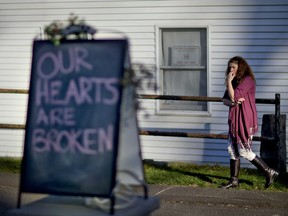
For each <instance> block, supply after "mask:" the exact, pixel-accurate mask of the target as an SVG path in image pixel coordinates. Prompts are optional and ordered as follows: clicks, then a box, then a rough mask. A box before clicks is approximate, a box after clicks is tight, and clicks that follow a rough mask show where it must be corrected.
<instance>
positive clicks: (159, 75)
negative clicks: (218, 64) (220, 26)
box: [155, 25, 211, 116]
mask: <svg viewBox="0 0 288 216" xmlns="http://www.w3.org/2000/svg"><path fill="white" fill-rule="evenodd" d="M196 28H198V29H199V28H200V29H201V28H202V29H204V28H205V29H206V38H207V47H206V49H207V50H206V52H207V97H209V96H210V95H211V93H210V89H211V88H210V83H211V82H210V77H211V76H210V63H211V60H210V52H209V51H210V37H209V35H210V26H209V25H161V26H155V37H156V83H157V87H158V88H157V94H158V95H163V86H164V83H163V70H162V69H163V68H165V66H164V67H163V66H161V58H162V56H161V48H162V46H161V42H162V38H161V37H162V34H161V32H162V29H196ZM196 69H197V67H196ZM191 96H195V95H191ZM160 103H161V101H160V100H156V111H155V112H156V115H185V116H196V115H197V116H199V115H202V116H210V115H211V102H207V110H205V111H194V110H168V109H167V110H163V109H160Z"/></svg>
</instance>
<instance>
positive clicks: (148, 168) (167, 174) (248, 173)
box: [0, 157, 288, 192]
mask: <svg viewBox="0 0 288 216" xmlns="http://www.w3.org/2000/svg"><path fill="white" fill-rule="evenodd" d="M20 167H21V159H19V158H10V157H0V173H20ZM144 170H145V176H146V181H147V183H148V184H157V185H179V186H191V187H203V188H218V187H219V186H220V185H222V184H224V183H226V182H227V181H228V180H229V176H230V170H229V167H223V166H219V165H214V166H212V165H195V164H188V163H180V162H174V163H165V162H155V161H150V160H147V161H144ZM264 185H265V177H264V176H263V175H262V174H261V173H260V172H259V171H258V170H256V169H247V168H241V170H240V188H238V189H242V190H243V189H244V190H266V191H274V192H275V191H282V192H288V174H287V173H286V174H284V175H282V176H279V177H278V178H277V179H276V180H275V182H274V184H273V185H272V186H271V187H269V188H268V189H265V188H264Z"/></svg>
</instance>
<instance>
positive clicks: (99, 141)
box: [18, 39, 144, 205]
mask: <svg viewBox="0 0 288 216" xmlns="http://www.w3.org/2000/svg"><path fill="white" fill-rule="evenodd" d="M128 56H129V54H128V41H127V39H97V40H65V41H63V42H61V44H60V45H58V46H55V45H54V44H53V43H51V42H50V41H48V40H36V41H34V44H33V56H32V66H31V79H30V90H29V100H28V110H27V122H26V133H25V143H24V155H23V161H22V170H21V184H20V195H19V196H21V192H28V193H45V194H58V195H77V196H91V197H92V196H98V197H111V196H113V194H112V193H113V188H114V187H115V184H116V178H121V181H122V182H124V183H128V184H139V181H143V180H144V174H143V173H144V171H143V164H142V159H141V154H140V144H139V135H138V125H137V119H136V112H135V107H134V106H133V104H134V98H133V96H134V94H133V93H134V92H133V91H134V88H133V87H132V86H131V85H128V86H123V85H122V84H121V81H122V80H123V75H124V71H125V66H127V64H129V58H128ZM129 110H130V111H129ZM127 111H129V113H128V112H127ZM124 148H125V149H129V151H127V150H125V149H124ZM120 169H121V170H122V171H121V172H122V174H117V173H118V171H119V170H120ZM123 171H124V172H123ZM121 172H119V173H121ZM125 172H126V174H123V173H125ZM127 173H128V175H127ZM131 173H132V174H133V175H130V174H131ZM129 176H130V177H129ZM131 176H134V177H133V178H131ZM135 176H136V177H135ZM135 179H138V180H139V181H138V180H137V181H135ZM18 205H19V203H18Z"/></svg>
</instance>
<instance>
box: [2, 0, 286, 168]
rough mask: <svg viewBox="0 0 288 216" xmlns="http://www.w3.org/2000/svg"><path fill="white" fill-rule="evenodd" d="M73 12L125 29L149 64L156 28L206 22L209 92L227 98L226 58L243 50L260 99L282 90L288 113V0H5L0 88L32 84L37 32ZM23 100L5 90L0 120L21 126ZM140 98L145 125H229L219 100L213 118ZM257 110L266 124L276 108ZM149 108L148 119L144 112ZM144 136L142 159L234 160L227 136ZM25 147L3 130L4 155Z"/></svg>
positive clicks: (135, 52)
mask: <svg viewBox="0 0 288 216" xmlns="http://www.w3.org/2000/svg"><path fill="white" fill-rule="evenodd" d="M70 13H74V14H76V15H78V16H79V17H80V18H83V19H85V20H86V22H87V24H89V25H92V26H94V27H95V28H100V29H101V28H108V29H115V30H120V31H123V32H125V33H126V34H127V35H128V36H129V37H130V39H131V54H132V60H133V62H134V63H136V62H140V63H143V64H146V65H148V66H152V67H153V66H155V65H156V35H157V32H155V29H156V28H155V26H167V25H169V26H175V27H177V26H181V25H182V26H183V25H185V26H191V27H194V26H199V25H200V26H209V36H210V37H209V54H210V56H209V60H210V61H209V66H210V67H209V68H210V71H209V73H210V74H209V76H210V84H211V85H210V92H209V96H213V97H222V94H223V91H224V85H223V83H224V80H223V79H224V70H225V69H226V63H227V61H228V59H229V58H231V57H233V56H235V55H241V56H243V57H245V58H246V59H247V61H248V62H249V63H250V65H251V67H252V69H253V70H254V73H255V76H256V79H257V95H256V96H257V98H274V97H275V93H280V94H281V112H282V113H285V114H287V111H288V86H287V81H288V71H287V65H288V63H287V62H288V25H287V23H288V2H287V1H286V0H274V1H271V0H261V1H260V0H241V1H239V0H217V1H214V0H213V1H212V0H202V1H192V0H191V1H189V0H186V1H184V0H183V1H181V0H180V1H170V0H154V1H146V0H126V1H120V0H119V1H118V0H107V1H105V0H102V1H99V0H97V1H88V0H87V1H84V0H83V1H81V0H78V1H76V0H69V1H68V0H58V1H57V0H56V1H55V0H45V1H40V0H39V1H32V0H0V88H15V89H28V84H29V74H30V63H31V48H32V47H31V45H32V40H33V38H34V37H35V36H37V35H39V34H40V32H41V29H43V27H44V26H45V25H47V24H50V23H51V22H52V21H54V20H61V21H63V20H66V19H67V18H68V16H69V14H70ZM155 74H156V72H155ZM139 93H149V94H150V93H152V94H153V93H154V92H153V91H152V90H151V89H147V90H145V91H142V92H139ZM26 104H27V95H12V94H0V123H15V124H24V123H25V115H26ZM141 104H142V106H143V107H144V108H145V111H141V112H140V113H139V121H140V127H143V128H162V129H167V130H168V129H169V130H173V129H175V130H181V131H200V132H208V133H226V132H227V129H228V128H227V123H226V122H227V108H226V107H224V106H223V105H222V104H221V103H211V108H212V110H211V111H212V112H211V115H210V116H209V115H208V116H207V115H206V116H199V115H198V116H192V115H191V116H176V115H175V116H163V115H162V116H157V115H155V101H153V100H141ZM257 108H258V111H259V114H258V117H259V123H260V126H261V121H262V120H261V118H262V115H263V114H264V113H265V114H266V113H271V114H272V113H274V106H273V105H257ZM146 113H149V114H150V117H149V118H144V115H145V114H146ZM286 125H288V122H287V124H286ZM260 129H261V128H260ZM258 135H259V134H258ZM287 137H288V132H287ZM141 140H142V150H143V156H144V158H149V159H155V160H165V161H166V160H173V161H187V162H193V163H195V162H201V163H220V164H227V162H228V160H229V157H228V154H227V152H226V141H225V140H207V139H205V140H203V139H191V138H171V137H170V138H167V137H152V136H142V137H141ZM22 145H23V131H21V130H16V131H15V130H8V129H0V156H5V155H9V156H21V155H22ZM259 148H260V143H257V142H255V145H254V150H255V151H256V152H257V153H259ZM246 165H247V166H248V163H247V164H246Z"/></svg>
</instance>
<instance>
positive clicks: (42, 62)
mask: <svg viewBox="0 0 288 216" xmlns="http://www.w3.org/2000/svg"><path fill="white" fill-rule="evenodd" d="M65 53H66V54H67V56H68V59H69V61H67V65H66V67H65V65H64V62H65V61H64V55H65ZM87 57H88V50H87V49H85V48H84V47H71V48H69V49H68V50H59V51H58V52H57V53H53V52H46V53H44V54H43V55H42V56H40V58H39V60H38V62H37V66H36V69H37V73H38V74H39V77H41V78H42V79H47V80H48V79H52V78H53V77H55V76H56V75H57V74H58V73H62V74H70V73H73V72H79V71H81V68H84V69H86V70H89V71H91V70H92V69H93V66H92V64H90V63H88V62H87V61H86V58H87Z"/></svg>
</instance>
